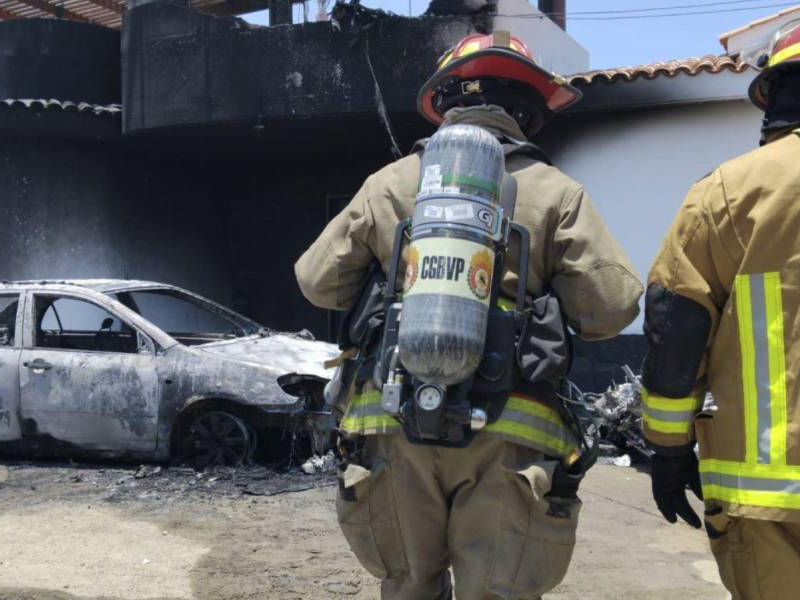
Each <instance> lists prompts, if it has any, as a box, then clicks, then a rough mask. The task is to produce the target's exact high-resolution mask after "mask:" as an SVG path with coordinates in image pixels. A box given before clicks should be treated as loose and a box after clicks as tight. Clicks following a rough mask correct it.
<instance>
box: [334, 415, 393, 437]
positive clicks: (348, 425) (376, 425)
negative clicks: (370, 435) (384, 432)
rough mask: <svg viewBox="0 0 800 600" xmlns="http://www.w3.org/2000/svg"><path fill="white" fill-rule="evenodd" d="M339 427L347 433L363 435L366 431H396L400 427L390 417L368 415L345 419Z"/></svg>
mask: <svg viewBox="0 0 800 600" xmlns="http://www.w3.org/2000/svg"><path fill="white" fill-rule="evenodd" d="M340 427H341V429H343V430H345V431H347V432H349V433H364V431H365V430H367V429H398V428H400V427H401V425H400V423H399V422H398V421H397V420H396V419H395V418H394V417H392V416H391V415H369V416H366V417H345V418H344V419H342V423H341V425H340Z"/></svg>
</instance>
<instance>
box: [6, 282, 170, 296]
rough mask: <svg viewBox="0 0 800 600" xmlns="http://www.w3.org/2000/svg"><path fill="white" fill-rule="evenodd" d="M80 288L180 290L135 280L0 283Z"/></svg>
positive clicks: (15, 285)
mask: <svg viewBox="0 0 800 600" xmlns="http://www.w3.org/2000/svg"><path fill="white" fill-rule="evenodd" d="M63 286H72V287H82V288H87V289H90V290H94V291H96V292H100V293H103V294H107V293H109V292H121V291H124V290H135V289H142V288H153V287H157V288H168V289H181V288H178V287H176V286H174V285H169V284H168V283H159V282H157V281H140V280H136V279H29V280H24V281H0V289H3V288H4V287H7V288H21V287H63Z"/></svg>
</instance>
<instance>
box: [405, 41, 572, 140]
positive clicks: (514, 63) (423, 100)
mask: <svg viewBox="0 0 800 600" xmlns="http://www.w3.org/2000/svg"><path fill="white" fill-rule="evenodd" d="M448 77H458V78H459V79H463V80H471V79H478V78H481V77H500V78H507V79H512V80H514V81H519V82H521V83H523V84H526V85H529V86H531V87H533V88H534V89H536V90H537V91H538V92H539V93H540V94H541V95H542V98H543V99H544V102H545V104H546V105H547V108H549V109H550V110H551V111H553V112H557V111H559V110H562V109H564V108H566V107H567V106H569V105H570V104H573V103H575V102H577V101H578V100H580V99H581V98H582V97H583V94H582V93H581V92H580V90H578V89H577V88H575V87H573V86H571V85H569V84H568V83H567V82H566V81H565V80H564V79H562V78H560V77H559V76H558V75H554V74H553V73H550V72H548V71H545V70H544V69H542V68H541V67H539V66H538V65H536V64H535V63H533V62H532V61H530V60H528V59H527V58H525V57H523V56H521V55H520V54H518V53H517V52H514V51H513V50H508V49H505V48H487V49H486V50H479V51H478V52H475V53H473V54H469V55H467V56H464V57H462V58H459V59H457V60H454V61H453V62H451V63H449V64H447V65H446V66H445V67H443V68H441V69H439V70H438V71H436V73H434V74H433V76H432V77H431V78H430V79H428V81H426V82H425V85H423V86H422V88H421V89H420V91H419V94H418V95H417V110H419V112H420V113H421V114H422V116H424V117H425V118H426V119H428V120H429V121H431V122H432V123H435V124H437V125H438V124H440V123H441V122H442V120H443V118H444V117H443V116H442V115H440V114H439V113H438V112H437V111H436V109H434V107H433V97H434V95H435V90H436V88H437V87H438V86H439V84H440V83H441V82H442V81H443V80H444V79H446V78H448Z"/></svg>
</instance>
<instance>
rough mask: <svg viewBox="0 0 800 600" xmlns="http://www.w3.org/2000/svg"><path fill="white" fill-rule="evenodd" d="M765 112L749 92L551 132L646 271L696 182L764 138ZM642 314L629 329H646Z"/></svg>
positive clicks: (591, 119)
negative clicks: (753, 103)
mask: <svg viewBox="0 0 800 600" xmlns="http://www.w3.org/2000/svg"><path fill="white" fill-rule="evenodd" d="M760 119H761V113H760V112H759V111H757V110H756V109H755V108H753V107H752V106H751V105H750V104H749V102H746V101H745V100H741V101H735V102H722V103H710V104H694V105H687V106H663V107H657V108H651V109H638V110H634V111H629V112H618V113H608V114H604V115H597V114H587V115H580V116H578V115H576V116H574V117H571V118H569V119H566V120H563V121H561V122H559V123H558V124H557V126H556V127H554V130H553V131H551V132H550V133H549V136H548V139H546V145H547V146H548V148H549V149H550V151H551V154H552V156H553V160H554V162H555V164H556V165H557V166H558V167H559V168H561V169H562V170H563V171H564V172H566V173H567V174H568V175H570V176H571V177H573V178H574V179H576V180H577V181H579V182H581V183H582V184H583V185H584V187H585V188H586V190H587V192H588V193H589V195H590V196H591V197H592V200H593V201H594V203H595V204H596V205H597V208H598V209H599V211H600V213H601V214H602V215H603V217H604V218H605V220H606V222H607V223H608V225H609V227H610V228H611V231H612V232H613V233H614V235H615V236H616V238H617V239H618V240H619V241H620V242H621V243H622V245H623V246H624V247H625V250H626V251H627V252H628V254H629V255H630V257H631V259H632V260H633V264H634V266H635V267H636V270H637V271H638V273H639V276H640V277H642V278H645V277H646V276H647V271H648V269H649V267H650V264H651V262H652V260H653V259H654V258H655V255H656V252H657V251H658V248H659V246H660V244H661V240H662V238H663V237H664V234H665V233H666V231H667V228H668V227H669V225H670V223H671V222H672V219H673V217H674V216H675V213H676V212H677V210H678V208H679V207H680V205H681V203H682V201H683V198H684V196H685V195H686V192H687V191H688V190H689V188H690V187H691V186H692V184H693V183H694V182H695V181H697V180H698V179H700V178H702V177H703V176H704V175H706V174H707V173H709V172H710V171H712V170H713V169H715V168H716V167H717V166H718V165H719V164H721V163H722V162H724V161H726V160H728V159H731V158H733V157H735V156H737V155H739V154H743V153H744V152H747V151H748V150H751V149H753V148H755V147H757V146H758V140H759V128H760V123H761V121H760ZM641 327H642V318H641V317H640V318H639V319H638V320H637V321H636V322H635V323H634V324H633V325H632V326H631V327H629V328H628V329H627V330H626V332H627V333H641Z"/></svg>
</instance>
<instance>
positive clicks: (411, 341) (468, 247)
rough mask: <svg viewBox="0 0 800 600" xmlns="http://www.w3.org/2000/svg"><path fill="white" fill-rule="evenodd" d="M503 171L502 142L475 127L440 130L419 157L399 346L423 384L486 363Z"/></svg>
mask: <svg viewBox="0 0 800 600" xmlns="http://www.w3.org/2000/svg"><path fill="white" fill-rule="evenodd" d="M504 172H505V160H504V155H503V148H502V146H501V145H500V143H499V142H498V141H497V140H496V139H495V137H494V136H493V135H492V134H490V133H489V132H488V131H486V130H484V129H481V128H480V127H475V126H472V125H451V126H449V127H445V128H443V129H440V130H439V131H438V132H437V133H436V134H435V135H434V136H433V137H431V138H430V140H429V141H428V144H427V147H426V148H425V152H424V154H423V156H422V164H421V168H420V183H419V192H418V195H417V200H416V203H415V205H414V216H413V220H412V225H411V244H410V245H409V248H408V263H407V268H406V275H405V282H404V290H403V308H402V315H401V318H400V331H399V344H398V346H399V355H400V356H399V357H400V361H401V362H402V364H403V366H404V367H405V369H406V370H407V371H408V372H409V373H411V374H412V375H414V376H415V377H417V378H418V379H419V380H421V381H423V382H425V383H435V384H440V385H453V384H457V383H461V382H462V381H464V380H466V379H467V378H469V377H470V376H471V375H472V374H473V373H474V372H475V370H476V369H477V367H478V365H479V364H480V361H481V358H482V356H483V347H484V342H485V339H486V322H487V318H488V313H489V305H490V300H491V295H492V281H493V276H494V267H495V248H496V242H497V240H499V239H500V230H501V225H502V223H501V221H502V214H501V211H500V209H499V195H500V193H501V187H502V181H503V173H504Z"/></svg>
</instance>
